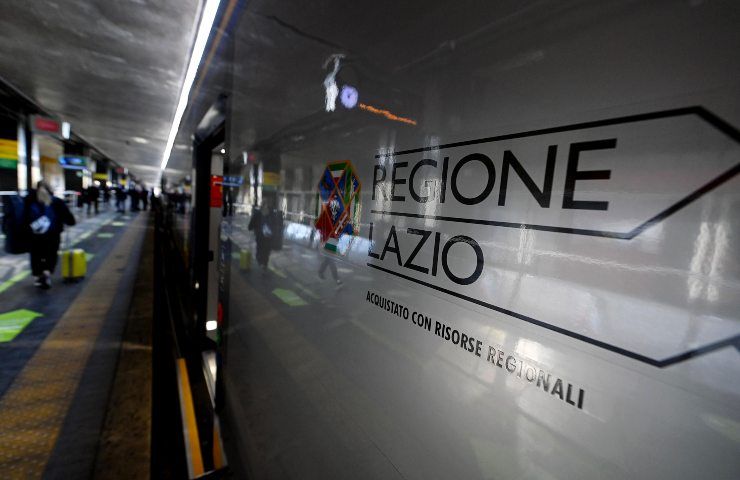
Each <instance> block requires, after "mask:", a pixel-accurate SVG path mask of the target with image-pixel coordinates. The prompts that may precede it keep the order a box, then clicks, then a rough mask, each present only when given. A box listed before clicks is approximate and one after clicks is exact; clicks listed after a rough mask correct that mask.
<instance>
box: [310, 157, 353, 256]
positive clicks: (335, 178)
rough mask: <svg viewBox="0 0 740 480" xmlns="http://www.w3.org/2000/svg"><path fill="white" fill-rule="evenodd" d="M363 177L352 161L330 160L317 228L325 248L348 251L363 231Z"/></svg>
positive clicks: (321, 190)
mask: <svg viewBox="0 0 740 480" xmlns="http://www.w3.org/2000/svg"><path fill="white" fill-rule="evenodd" d="M360 188H361V184H360V180H359V179H358V178H357V174H356V173H355V169H354V167H353V166H352V162H350V161H349V160H342V161H339V162H329V163H327V165H326V168H325V169H324V172H323V174H322V175H321V180H319V195H318V207H319V211H318V215H317V216H316V229H317V230H318V231H319V234H320V235H321V243H322V244H323V246H324V249H326V250H328V251H330V252H333V253H338V254H340V255H345V254H346V253H347V252H348V251H349V249H350V247H351V246H352V240H354V238H355V237H356V236H357V235H359V234H360Z"/></svg>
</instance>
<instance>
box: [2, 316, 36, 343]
mask: <svg viewBox="0 0 740 480" xmlns="http://www.w3.org/2000/svg"><path fill="white" fill-rule="evenodd" d="M42 316H43V315H42V314H40V313H39V312H34V311H33V310H26V309H25V308H21V309H20V310H13V311H12V312H7V313H3V314H0V342H9V341H11V340H13V339H14V338H15V337H16V336H17V335H18V334H19V333H21V332H22V331H23V329H24V328H26V325H28V324H29V323H31V320H33V319H34V318H36V317H42Z"/></svg>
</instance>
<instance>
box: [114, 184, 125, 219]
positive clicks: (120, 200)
mask: <svg viewBox="0 0 740 480" xmlns="http://www.w3.org/2000/svg"><path fill="white" fill-rule="evenodd" d="M116 212H118V213H126V190H124V189H123V187H122V186H120V185H119V186H118V187H117V188H116Z"/></svg>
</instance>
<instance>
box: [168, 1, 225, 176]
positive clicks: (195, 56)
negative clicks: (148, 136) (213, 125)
mask: <svg viewBox="0 0 740 480" xmlns="http://www.w3.org/2000/svg"><path fill="white" fill-rule="evenodd" d="M219 3H220V0H206V4H205V7H204V8H203V14H202V15H201V17H200V25H198V33H197V34H196V36H195V43H194V44H193V53H192V54H191V55H190V63H188V69H187V71H186V73H185V79H184V80H183V82H182V91H181V92H180V99H179V100H178V102H177V109H176V110H175V118H173V119H172V128H170V135H169V137H168V138H167V144H166V145H165V147H164V154H163V155H162V164H161V165H160V167H159V168H160V170H161V171H164V169H165V168H167V162H168V161H169V159H170V153H172V146H173V145H174V143H175V137H176V136H177V131H178V130H179V129H180V122H181V121H182V116H183V115H184V114H185V108H186V107H187V106H188V98H189V97H190V89H191V88H193V82H194V81H195V75H196V74H197V73H198V67H199V66H200V61H201V59H202V58H203V52H204V51H205V49H206V44H207V43H208V37H209V36H210V34H211V29H212V28H213V22H214V20H215V19H216V13H217V12H218V6H219Z"/></svg>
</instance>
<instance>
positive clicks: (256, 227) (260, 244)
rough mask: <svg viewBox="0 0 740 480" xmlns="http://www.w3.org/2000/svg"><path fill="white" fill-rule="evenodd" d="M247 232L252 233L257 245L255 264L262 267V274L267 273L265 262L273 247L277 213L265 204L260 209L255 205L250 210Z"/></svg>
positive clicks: (277, 220)
mask: <svg viewBox="0 0 740 480" xmlns="http://www.w3.org/2000/svg"><path fill="white" fill-rule="evenodd" d="M247 228H249V230H251V231H253V232H254V236H255V241H256V243H257V255H256V257H257V264H258V265H259V266H261V267H262V272H263V273H266V272H267V262H268V261H269V260H270V253H271V252H272V250H273V247H274V246H275V239H276V237H277V234H278V232H277V230H278V228H280V226H279V217H278V215H277V212H275V210H274V209H273V208H272V207H271V206H270V205H269V204H268V203H267V202H265V203H263V204H262V208H261V209H259V210H258V209H257V206H256V205H255V206H254V207H253V208H252V218H250V219H249V225H248V227H247Z"/></svg>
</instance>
